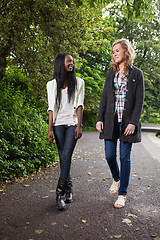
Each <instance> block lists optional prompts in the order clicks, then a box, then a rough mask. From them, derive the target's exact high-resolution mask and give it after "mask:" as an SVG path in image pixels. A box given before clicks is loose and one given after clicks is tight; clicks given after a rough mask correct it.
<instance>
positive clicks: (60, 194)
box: [56, 178, 67, 210]
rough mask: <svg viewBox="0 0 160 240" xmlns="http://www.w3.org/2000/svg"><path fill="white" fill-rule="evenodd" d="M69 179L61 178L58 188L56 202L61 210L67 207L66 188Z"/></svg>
mask: <svg viewBox="0 0 160 240" xmlns="http://www.w3.org/2000/svg"><path fill="white" fill-rule="evenodd" d="M66 185H67V181H65V180H63V179H61V178H60V179H59V181H58V185H57V189H56V203H57V208H58V209H59V210H63V209H65V208H66V204H65V190H66Z"/></svg>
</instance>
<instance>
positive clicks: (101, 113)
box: [96, 72, 109, 122]
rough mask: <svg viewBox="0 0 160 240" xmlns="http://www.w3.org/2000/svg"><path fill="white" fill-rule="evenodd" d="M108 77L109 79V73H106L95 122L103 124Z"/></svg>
mask: <svg viewBox="0 0 160 240" xmlns="http://www.w3.org/2000/svg"><path fill="white" fill-rule="evenodd" d="M108 77H109V72H108V73H107V76H106V81H105V84H104V88H103V91H102V95H101V101H100V106H99V111H98V116H97V120H96V122H99V121H101V122H104V112H105V108H106V105H107V83H108Z"/></svg>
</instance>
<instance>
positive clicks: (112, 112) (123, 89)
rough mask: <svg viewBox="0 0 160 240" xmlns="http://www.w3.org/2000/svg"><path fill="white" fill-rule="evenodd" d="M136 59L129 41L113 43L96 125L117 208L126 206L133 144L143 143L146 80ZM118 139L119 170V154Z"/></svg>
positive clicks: (119, 40)
mask: <svg viewBox="0 0 160 240" xmlns="http://www.w3.org/2000/svg"><path fill="white" fill-rule="evenodd" d="M134 58H135V54H134V49H133V47H132V45H131V43H130V42H129V41H128V40H127V39H124V38H122V39H118V40H117V41H115V42H114V43H113V45H112V62H111V68H110V69H109V70H108V73H107V77H106V82H105V86H104V89H103V92H102V96H101V103H100V107H99V113H98V117H97V123H96V128H97V130H98V131H99V132H100V139H104V143H105V155H106V160H107V162H108V165H109V168H110V170H111V173H112V177H113V183H112V185H111V187H110V194H116V193H117V192H118V199H117V201H116V202H115V204H114V206H115V207H116V208H121V207H124V206H125V202H126V196H127V188H128V184H129V177H130V168H131V160H130V155H131V148H132V143H136V142H140V141H141V123H140V117H141V113H142V107H143V101H144V80H143V74H142V71H141V70H140V69H138V68H136V67H135V66H134V65H133V61H134ZM118 139H119V140H120V169H119V166H118V162H117V153H116V152H117V140H118ZM119 185H120V186H119Z"/></svg>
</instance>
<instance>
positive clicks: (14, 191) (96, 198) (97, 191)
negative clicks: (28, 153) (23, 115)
mask: <svg viewBox="0 0 160 240" xmlns="http://www.w3.org/2000/svg"><path fill="white" fill-rule="evenodd" d="M131 158H132V169H131V177H130V185H129V188H128V196H127V201H126V206H125V207H124V208H123V209H115V208H114V206H113V205H114V202H115V201H116V199H117V195H116V196H112V195H110V194H109V187H110V185H111V183H112V179H111V174H110V171H109V169H108V166H107V163H106V160H105V157H104V142H103V141H102V140H99V138H98V132H84V133H83V137H82V138H81V139H80V140H79V141H78V143H77V146H76V149H75V152H74V156H73V161H72V169H71V174H72V178H73V185H74V187H73V190H74V201H73V202H72V203H71V204H68V205H67V209H66V210H65V211H59V210H57V209H56V203H55V196H56V193H55V189H56V184H57V180H58V176H59V165H57V166H56V167H51V168H48V169H46V170H45V171H44V172H42V173H39V174H37V175H36V176H32V177H31V178H30V179H28V180H26V181H22V182H19V183H17V184H8V185H6V186H0V240H75V239H78V240H105V239H121V240H133V239H134V240H149V239H156V240H160V200H159V199H160V178H159V177H160V139H157V138H156V136H155V133H150V132H142V142H141V143H138V144H134V145H133V148H132V157H131Z"/></svg>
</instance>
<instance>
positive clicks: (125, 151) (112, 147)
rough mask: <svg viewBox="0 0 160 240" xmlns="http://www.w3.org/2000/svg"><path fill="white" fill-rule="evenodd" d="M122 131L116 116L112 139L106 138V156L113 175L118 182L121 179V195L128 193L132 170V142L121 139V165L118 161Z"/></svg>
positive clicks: (119, 191)
mask: <svg viewBox="0 0 160 240" xmlns="http://www.w3.org/2000/svg"><path fill="white" fill-rule="evenodd" d="M119 132H120V123H118V120H117V118H116V117H115V121H114V131H113V138H112V140H105V141H104V143H105V157H106V160H107V162H108V165H109V168H110V171H111V173H112V177H113V178H114V180H115V181H116V182H118V181H119V180H120V187H119V190H118V194H119V195H127V188H128V185H129V178H130V171H131V148H132V143H127V142H123V141H120V144H119V154H120V167H119V165H118V161H117V142H118V138H119Z"/></svg>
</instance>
